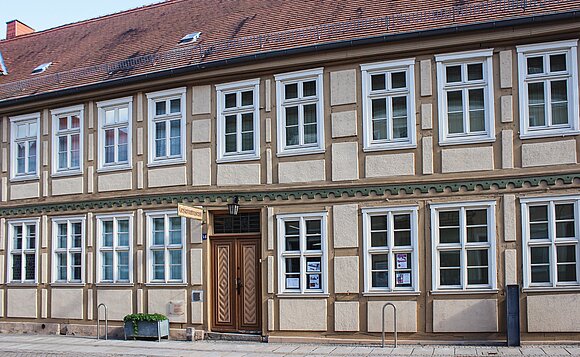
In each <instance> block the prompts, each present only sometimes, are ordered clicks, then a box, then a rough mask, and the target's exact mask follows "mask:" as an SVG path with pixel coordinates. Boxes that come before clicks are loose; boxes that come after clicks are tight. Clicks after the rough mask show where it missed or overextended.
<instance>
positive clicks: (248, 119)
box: [242, 113, 254, 132]
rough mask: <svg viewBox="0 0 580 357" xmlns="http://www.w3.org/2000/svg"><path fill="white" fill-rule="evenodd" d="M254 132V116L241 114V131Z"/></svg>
mask: <svg viewBox="0 0 580 357" xmlns="http://www.w3.org/2000/svg"><path fill="white" fill-rule="evenodd" d="M253 130H254V114H253V113H245V114H242V131H243V132H251V131H253Z"/></svg>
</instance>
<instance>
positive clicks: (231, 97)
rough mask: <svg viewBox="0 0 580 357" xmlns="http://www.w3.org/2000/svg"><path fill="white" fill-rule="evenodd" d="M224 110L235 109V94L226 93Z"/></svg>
mask: <svg viewBox="0 0 580 357" xmlns="http://www.w3.org/2000/svg"><path fill="white" fill-rule="evenodd" d="M225 102H226V103H225V104H226V108H235V107H236V93H228V94H226V95H225Z"/></svg>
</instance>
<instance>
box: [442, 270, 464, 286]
mask: <svg viewBox="0 0 580 357" xmlns="http://www.w3.org/2000/svg"><path fill="white" fill-rule="evenodd" d="M439 280H440V283H441V285H460V284H461V274H460V270H459V269H444V270H443V269H442V270H441V271H440V274H439Z"/></svg>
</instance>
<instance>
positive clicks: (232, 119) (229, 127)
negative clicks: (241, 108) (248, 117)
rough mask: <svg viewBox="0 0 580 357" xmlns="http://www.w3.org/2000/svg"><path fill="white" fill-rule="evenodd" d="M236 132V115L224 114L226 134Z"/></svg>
mask: <svg viewBox="0 0 580 357" xmlns="http://www.w3.org/2000/svg"><path fill="white" fill-rule="evenodd" d="M235 132H236V116H235V115H227V116H226V134H231V133H235Z"/></svg>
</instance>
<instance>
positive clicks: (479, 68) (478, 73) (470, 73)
mask: <svg viewBox="0 0 580 357" xmlns="http://www.w3.org/2000/svg"><path fill="white" fill-rule="evenodd" d="M467 79H468V80H470V81H477V80H481V79H483V63H473V64H468V65H467Z"/></svg>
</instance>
